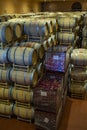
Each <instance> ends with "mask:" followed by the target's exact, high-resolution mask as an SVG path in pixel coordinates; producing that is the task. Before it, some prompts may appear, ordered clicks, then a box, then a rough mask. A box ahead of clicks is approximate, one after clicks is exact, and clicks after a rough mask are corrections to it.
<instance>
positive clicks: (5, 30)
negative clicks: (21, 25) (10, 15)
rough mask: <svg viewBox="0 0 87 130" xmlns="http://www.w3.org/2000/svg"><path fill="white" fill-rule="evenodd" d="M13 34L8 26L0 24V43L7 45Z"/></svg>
mask: <svg viewBox="0 0 87 130" xmlns="http://www.w3.org/2000/svg"><path fill="white" fill-rule="evenodd" d="M12 37H13V32H12V29H11V27H10V26H9V25H8V24H0V42H3V43H9V42H11V41H12Z"/></svg>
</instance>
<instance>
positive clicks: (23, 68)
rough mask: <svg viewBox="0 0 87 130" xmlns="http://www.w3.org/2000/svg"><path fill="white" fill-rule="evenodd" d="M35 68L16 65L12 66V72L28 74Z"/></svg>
mask: <svg viewBox="0 0 87 130" xmlns="http://www.w3.org/2000/svg"><path fill="white" fill-rule="evenodd" d="M34 68H35V66H33V67H32V66H22V65H16V64H13V69H14V70H19V71H25V72H30V71H32V70H33V69H34Z"/></svg>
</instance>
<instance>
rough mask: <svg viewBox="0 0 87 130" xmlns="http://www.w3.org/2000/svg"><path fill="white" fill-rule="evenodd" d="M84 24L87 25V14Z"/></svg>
mask: <svg viewBox="0 0 87 130" xmlns="http://www.w3.org/2000/svg"><path fill="white" fill-rule="evenodd" d="M84 24H85V25H87V14H85V16H84Z"/></svg>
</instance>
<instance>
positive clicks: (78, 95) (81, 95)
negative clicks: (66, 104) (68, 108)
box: [70, 93, 85, 99]
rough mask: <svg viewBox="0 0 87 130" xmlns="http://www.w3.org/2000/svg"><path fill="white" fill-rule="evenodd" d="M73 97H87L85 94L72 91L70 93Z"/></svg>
mask: <svg viewBox="0 0 87 130" xmlns="http://www.w3.org/2000/svg"><path fill="white" fill-rule="evenodd" d="M70 97H71V98H76V99H85V94H81V93H71V94H70Z"/></svg>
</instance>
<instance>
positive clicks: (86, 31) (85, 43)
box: [82, 14, 87, 49]
mask: <svg viewBox="0 0 87 130" xmlns="http://www.w3.org/2000/svg"><path fill="white" fill-rule="evenodd" d="M82 38H83V40H82V48H85V49H87V14H85V16H84V27H83V30H82Z"/></svg>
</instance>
